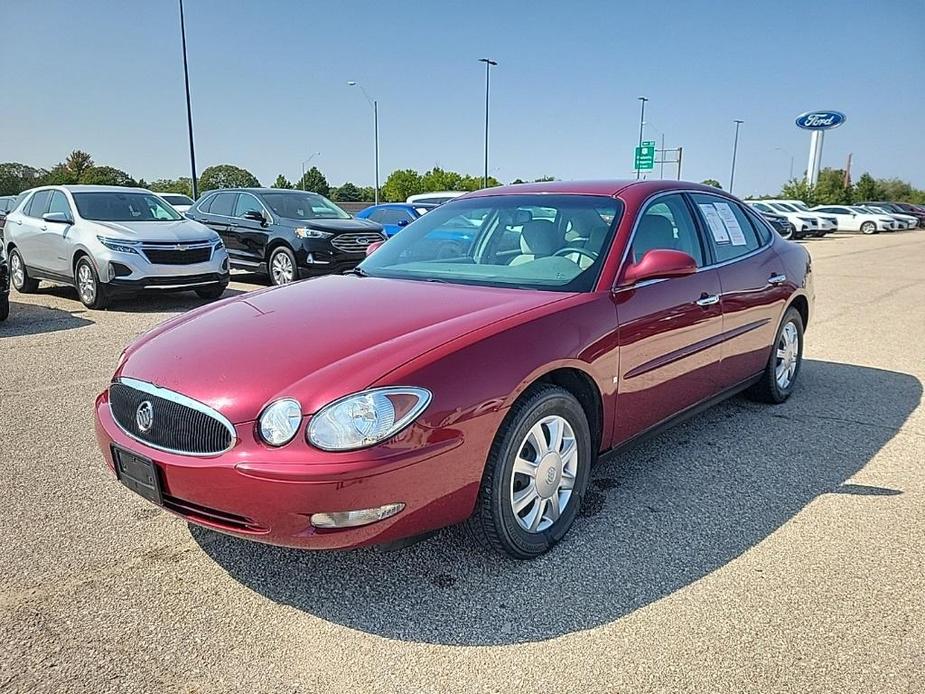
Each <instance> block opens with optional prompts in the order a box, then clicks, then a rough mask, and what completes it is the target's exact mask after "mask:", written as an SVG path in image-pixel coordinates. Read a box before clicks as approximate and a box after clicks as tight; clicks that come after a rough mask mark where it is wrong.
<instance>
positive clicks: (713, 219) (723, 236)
mask: <svg viewBox="0 0 925 694" xmlns="http://www.w3.org/2000/svg"><path fill="white" fill-rule="evenodd" d="M698 207H699V208H700V211H701V212H702V213H703V217H704V219H706V220H707V224H708V225H709V227H710V233H712V234H713V240H714V241H716V243H717V244H719V245H723V244H727V243H729V242H730V238H729V232H728V231H727V230H726V225H725V224H724V223H723V218H722V217H720V216H719V213H718V212H717V211H716V208H715V207H713V205H711V204H709V203H707V204H704V203H701V204H699V205H698Z"/></svg>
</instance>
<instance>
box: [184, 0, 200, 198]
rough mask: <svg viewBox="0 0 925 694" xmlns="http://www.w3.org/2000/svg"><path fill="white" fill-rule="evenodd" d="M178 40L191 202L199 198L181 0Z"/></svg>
mask: <svg viewBox="0 0 925 694" xmlns="http://www.w3.org/2000/svg"><path fill="white" fill-rule="evenodd" d="M180 38H181V40H182V43H183V81H184V83H185V84H186V125H187V127H188V128H189V163H190V170H191V171H192V190H191V191H190V192H192V194H193V200H195V199H196V198H198V197H199V186H198V185H197V183H196V150H195V148H194V147H193V108H192V106H191V105H190V99H189V66H188V65H187V61H186V22H185V21H184V18H183V0H180Z"/></svg>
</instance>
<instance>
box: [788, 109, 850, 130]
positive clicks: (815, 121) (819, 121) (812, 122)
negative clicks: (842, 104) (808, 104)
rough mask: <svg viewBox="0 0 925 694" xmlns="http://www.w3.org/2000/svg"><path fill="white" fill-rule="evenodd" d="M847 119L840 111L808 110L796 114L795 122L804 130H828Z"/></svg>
mask: <svg viewBox="0 0 925 694" xmlns="http://www.w3.org/2000/svg"><path fill="white" fill-rule="evenodd" d="M847 119H848V117H847V116H846V115H845V114H844V113H841V112H840V111H810V112H808V113H804V114H802V115H800V116H798V117H797V119H796V124H797V127H798V128H803V129H804V130H829V129H831V128H837V127H838V126H839V125H841V124H842V123H844V122H845V121H846V120H847Z"/></svg>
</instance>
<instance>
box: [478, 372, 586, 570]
mask: <svg viewBox="0 0 925 694" xmlns="http://www.w3.org/2000/svg"><path fill="white" fill-rule="evenodd" d="M593 459H594V453H593V450H592V444H591V430H590V427H589V426H588V418H587V417H586V416H585V412H584V410H583V409H582V407H581V405H580V404H579V403H578V401H577V400H576V399H575V397H574V396H573V395H572V394H571V393H569V392H568V391H566V390H564V389H562V388H559V387H557V386H553V385H544V386H541V387H538V388H536V389H534V390H533V391H532V392H528V393H527V394H526V395H525V396H523V397H522V398H521V400H519V401H518V402H517V403H515V405H514V406H513V407H512V408H511V411H510V412H509V413H508V415H507V417H505V420H504V423H503V424H502V425H501V428H500V429H499V431H498V433H497V435H496V436H495V441H494V443H493V444H492V447H491V452H490V453H489V456H488V461H487V463H486V465H485V472H484V475H483V478H482V485H481V488H480V490H479V496H478V500H477V501H476V507H475V511H474V512H473V514H472V516H471V517H470V518H469V520H468V522H467V525H468V528H469V531H470V533H471V534H472V535H473V537H474V538H475V539H476V540H477V541H478V542H480V543H481V544H483V545H485V546H486V547H489V548H491V549H493V550H495V551H497V552H500V553H502V554H507V555H509V556H511V557H514V558H515V559H533V558H534V557H538V556H540V555H541V554H543V553H544V552H546V551H548V550H549V549H550V548H551V547H552V546H553V545H554V544H556V542H558V541H559V540H560V539H562V537H563V536H564V535H565V533H566V532H568V530H569V528H571V527H572V524H573V523H574V522H575V518H576V516H577V515H578V509H579V508H580V506H581V500H582V498H583V497H584V494H585V490H586V489H587V486H588V480H589V479H590V474H591V465H592V462H593Z"/></svg>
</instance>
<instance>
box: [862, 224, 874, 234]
mask: <svg viewBox="0 0 925 694" xmlns="http://www.w3.org/2000/svg"><path fill="white" fill-rule="evenodd" d="M861 233H862V234H867V235H868V236H870V235H871V234H876V233H877V225H876V224H874V223H873V222H864V223H863V224H862V225H861Z"/></svg>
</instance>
